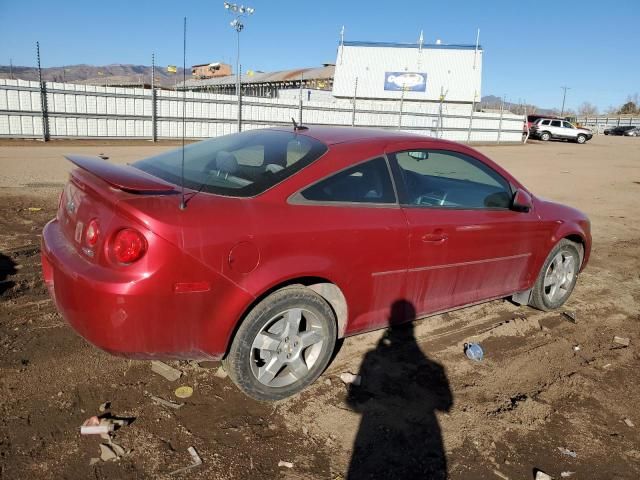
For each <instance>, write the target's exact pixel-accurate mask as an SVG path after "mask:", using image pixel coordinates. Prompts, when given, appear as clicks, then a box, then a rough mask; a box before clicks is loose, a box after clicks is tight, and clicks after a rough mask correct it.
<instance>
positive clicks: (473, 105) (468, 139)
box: [467, 95, 476, 143]
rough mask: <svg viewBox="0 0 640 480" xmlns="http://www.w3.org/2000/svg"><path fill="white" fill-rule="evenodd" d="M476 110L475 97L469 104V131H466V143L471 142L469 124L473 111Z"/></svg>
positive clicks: (471, 120)
mask: <svg viewBox="0 0 640 480" xmlns="http://www.w3.org/2000/svg"><path fill="white" fill-rule="evenodd" d="M475 109H476V96H475V95H474V96H473V102H471V115H469V130H467V143H470V142H471V124H472V123H473V111H474V110H475Z"/></svg>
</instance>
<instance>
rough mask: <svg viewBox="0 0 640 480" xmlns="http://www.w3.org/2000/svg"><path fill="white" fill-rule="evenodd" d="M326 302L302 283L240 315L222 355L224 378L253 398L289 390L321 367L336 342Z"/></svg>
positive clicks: (282, 394)
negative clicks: (225, 374) (237, 324)
mask: <svg viewBox="0 0 640 480" xmlns="http://www.w3.org/2000/svg"><path fill="white" fill-rule="evenodd" d="M336 332H337V327H336V320H335V315H334V313H333V310H332V309H331V307H330V306H329V304H328V303H327V302H326V301H325V300H324V299H323V298H322V297H321V296H319V295H318V294H316V293H315V292H313V291H311V290H309V289H308V288H305V287H303V286H291V287H286V288H283V289H282V290H278V291H276V292H275V293H273V294H271V295H269V296H268V297H267V298H265V299H264V300H263V301H261V302H260V303H259V304H258V305H256V306H255V307H254V308H253V310H251V312H250V313H249V314H248V315H247V317H246V318H245V319H244V321H243V322H242V324H241V325H240V327H239V328H238V331H237V333H236V335H235V337H234V339H233V342H232V344H231V348H230V349H229V353H228V354H227V356H226V357H225V359H224V360H223V364H224V367H225V370H226V371H227V372H228V373H229V377H230V378H231V379H232V380H233V382H234V383H235V384H236V385H237V386H238V387H239V388H240V390H242V391H243V392H244V393H246V394H247V395H249V396H250V397H252V398H255V399H256V400H264V401H274V400H280V399H283V398H286V397H289V396H291V395H294V394H296V393H298V392H300V391H301V390H303V389H304V388H306V387H307V386H308V385H310V384H311V383H313V382H314V381H315V380H316V379H317V378H318V377H319V376H320V374H321V373H322V372H323V371H324V369H325V368H326V367H327V364H328V363H329V360H330V359H331V355H332V353H333V350H334V348H335V344H336Z"/></svg>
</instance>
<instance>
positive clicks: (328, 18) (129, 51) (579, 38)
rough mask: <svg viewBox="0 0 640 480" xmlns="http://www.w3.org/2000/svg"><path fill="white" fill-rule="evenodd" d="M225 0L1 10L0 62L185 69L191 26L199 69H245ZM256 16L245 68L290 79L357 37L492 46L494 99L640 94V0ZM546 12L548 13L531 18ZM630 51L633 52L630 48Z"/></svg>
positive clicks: (33, 4)
mask: <svg viewBox="0 0 640 480" xmlns="http://www.w3.org/2000/svg"><path fill="white" fill-rule="evenodd" d="M222 4H223V1H222V0H208V1H204V0H186V1H185V0H183V1H182V2H165V1H162V0H157V1H153V2H151V1H145V0H138V1H121V0H107V1H103V2H96V1H92V0H83V1H77V0H64V1H57V2H52V1H50V0H49V1H42V0H38V1H29V0H22V1H15V0H0V64H8V63H9V59H10V58H12V59H13V63H14V64H15V65H34V64H35V54H34V51H35V42H36V40H39V41H40V45H41V53H42V60H43V66H59V65H68V64H78V63H88V64H92V65H103V64H110V63H132V64H145V65H149V64H150V63H151V61H150V59H151V53H152V52H155V54H156V59H157V62H158V63H159V64H160V65H167V64H182V17H183V16H185V15H186V16H187V17H188V47H187V48H188V51H187V64H188V65H189V64H193V63H203V62H209V61H216V60H222V61H227V62H229V61H230V62H231V63H233V60H234V59H235V37H234V35H235V34H234V32H233V30H232V29H231V27H230V26H229V21H230V20H231V18H230V16H229V15H228V14H227V12H226V11H225V10H224V8H223V6H222ZM247 4H248V5H251V6H253V7H254V8H255V9H256V13H255V14H254V15H253V17H251V18H249V19H248V20H247V22H246V28H245V30H244V31H243V33H242V40H241V41H242V46H241V55H242V64H243V69H245V70H247V69H253V70H265V71H269V70H281V69H287V68H296V67H305V66H316V65H320V64H321V63H324V62H330V63H333V62H335V59H336V49H337V42H338V38H339V32H340V28H341V26H342V25H345V39H347V40H369V41H391V42H414V41H417V39H418V36H419V33H420V30H424V35H425V41H426V42H433V41H435V39H436V38H440V39H442V41H443V43H474V42H475V35H476V29H477V28H480V30H481V34H480V43H481V44H482V46H483V47H484V50H485V54H484V64H483V85H482V94H483V95H488V94H493V95H498V96H502V95H506V97H507V99H509V100H511V101H514V102H517V101H519V100H520V99H523V100H526V101H527V102H529V103H535V104H538V105H539V106H541V107H559V106H560V103H561V102H562V90H561V89H560V86H562V85H568V86H570V87H571V90H569V92H568V95H567V105H568V107H570V108H575V107H577V106H578V105H579V104H580V103H582V102H583V101H590V102H593V103H595V104H596V105H597V106H598V107H600V108H601V109H604V108H607V107H608V106H610V105H619V104H621V103H623V102H624V101H625V100H626V98H627V96H628V95H630V94H634V93H640V53H639V50H638V46H639V45H640V9H638V8H637V7H638V5H637V1H636V0H620V1H618V2H616V3H615V8H609V6H610V5H611V4H608V3H607V2H602V1H601V0H600V1H592V0H581V1H580V2H574V1H564V2H563V1H560V2H558V1H552V2H528V1H522V0H520V1H509V2H507V1H489V0H485V1H472V0H470V1H455V0H452V1H443V0H440V1H439V2H433V1H429V0H422V1H414V0H404V1H402V2H398V1H391V2H381V1H380V2H379V1H353V0H352V1H346V0H342V1H334V0H326V1H315V2H308V1H289V0H270V1H267V0H247ZM535 5H538V6H539V7H540V8H528V7H533V6H535ZM625 46H626V47H625Z"/></svg>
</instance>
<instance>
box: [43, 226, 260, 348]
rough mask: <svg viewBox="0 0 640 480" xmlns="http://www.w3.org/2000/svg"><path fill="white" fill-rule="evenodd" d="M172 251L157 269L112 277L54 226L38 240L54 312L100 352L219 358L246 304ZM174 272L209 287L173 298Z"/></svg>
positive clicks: (217, 278) (225, 282) (179, 277)
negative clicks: (205, 289)
mask: <svg viewBox="0 0 640 480" xmlns="http://www.w3.org/2000/svg"><path fill="white" fill-rule="evenodd" d="M171 248H173V249H175V252H173V251H172V252H171V255H169V257H170V258H171V259H172V262H170V263H169V264H168V263H166V262H164V263H163V264H162V265H161V266H160V267H159V268H157V269H156V270H152V269H151V267H150V269H149V270H151V271H149V270H147V271H144V269H138V270H137V271H135V272H134V271H127V270H126V269H123V270H121V271H116V270H115V269H110V268H106V267H103V266H100V265H96V264H93V263H91V262H90V261H89V260H88V259H86V258H85V257H83V256H82V255H81V254H80V253H78V252H77V251H76V249H75V248H74V247H73V245H70V244H69V241H68V240H67V238H66V237H65V236H64V234H63V233H62V231H61V229H60V228H59V224H58V222H57V220H53V221H51V222H49V223H48V224H47V225H46V226H45V228H44V231H43V235H42V250H41V251H42V253H41V255H42V271H43V276H44V280H45V283H46V285H47V289H48V290H49V293H50V294H51V296H52V297H53V299H54V301H55V304H56V306H57V308H58V310H59V312H60V313H61V314H62V315H63V317H64V318H65V319H66V321H67V322H68V323H69V325H71V327H72V328H73V329H74V330H75V331H76V332H77V333H78V334H80V335H81V336H82V337H84V338H85V339H86V340H87V341H89V342H90V343H92V344H93V345H95V346H96V347H98V348H100V349H102V350H105V351H107V352H109V353H111V354H114V355H119V356H125V357H128V358H139V359H149V358H164V359H196V360H198V359H219V358H221V357H222V356H223V355H224V353H225V351H226V348H227V342H228V341H229V338H230V335H231V332H232V331H233V328H234V326H235V323H236V321H237V319H238V318H239V315H240V313H239V312H241V311H242V309H243V307H244V305H247V304H248V303H250V301H251V300H252V298H251V297H250V296H249V295H248V294H247V293H246V292H244V291H243V290H241V289H239V288H238V287H237V286H235V285H233V284H232V283H231V282H229V281H228V280H226V279H225V278H224V277H223V276H221V275H218V274H216V273H214V272H212V271H211V270H210V269H208V268H206V267H203V265H202V264H201V263H200V262H198V261H197V260H194V259H193V258H191V257H189V256H187V255H184V254H182V253H181V252H180V251H179V250H178V249H177V248H175V247H171ZM174 261H175V262H174ZM126 268H129V267H126ZM181 272H188V274H189V275H190V276H191V279H194V280H200V281H201V280H203V279H205V278H206V280H207V281H208V282H209V283H210V284H211V289H210V290H209V291H204V292H203V291H200V292H189V293H175V292H174V291H173V286H174V284H175V282H176V281H181V280H182V279H183V278H184V275H183V274H181Z"/></svg>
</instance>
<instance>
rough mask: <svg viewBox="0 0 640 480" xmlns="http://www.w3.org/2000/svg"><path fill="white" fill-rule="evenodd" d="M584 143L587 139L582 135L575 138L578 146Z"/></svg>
mask: <svg viewBox="0 0 640 480" xmlns="http://www.w3.org/2000/svg"><path fill="white" fill-rule="evenodd" d="M586 141H587V137H585V136H584V135H578V138H576V142H578V143H579V144H583V143H584V142H586Z"/></svg>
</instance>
